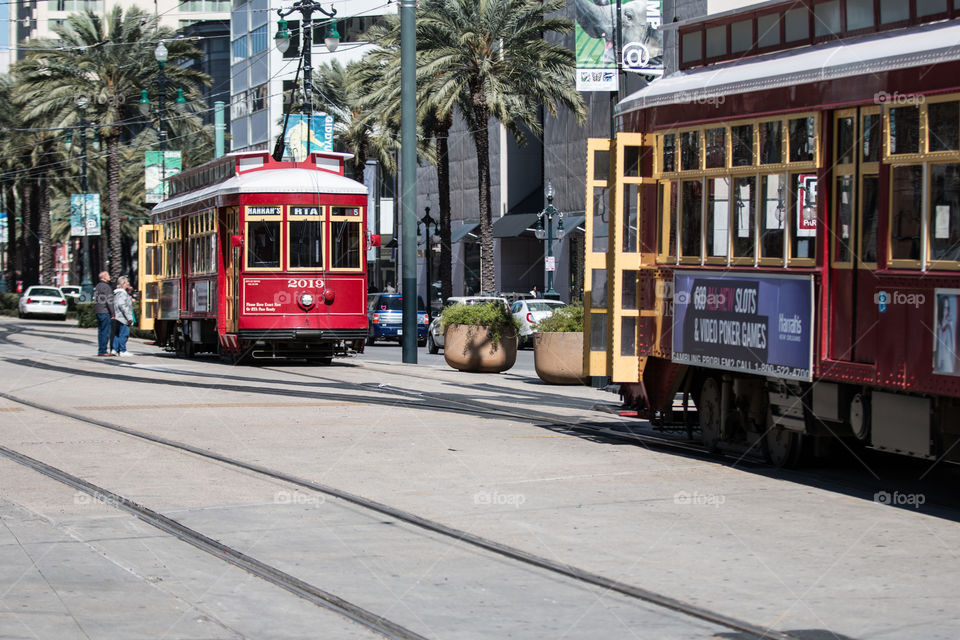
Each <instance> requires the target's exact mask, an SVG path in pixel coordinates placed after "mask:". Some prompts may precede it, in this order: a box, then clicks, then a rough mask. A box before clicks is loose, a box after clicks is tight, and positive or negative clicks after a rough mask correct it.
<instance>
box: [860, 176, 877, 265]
mask: <svg viewBox="0 0 960 640" xmlns="http://www.w3.org/2000/svg"><path fill="white" fill-rule="evenodd" d="M862 191H863V204H862V207H863V208H862V210H861V214H860V215H861V219H860V261H861V262H866V263H870V264H876V262H877V218H878V217H879V213H880V210H879V201H878V198H879V196H880V179H879V178H878V177H877V176H863V187H862Z"/></svg>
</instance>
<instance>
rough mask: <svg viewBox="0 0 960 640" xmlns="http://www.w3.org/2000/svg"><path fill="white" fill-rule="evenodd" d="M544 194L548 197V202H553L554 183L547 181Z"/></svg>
mask: <svg viewBox="0 0 960 640" xmlns="http://www.w3.org/2000/svg"><path fill="white" fill-rule="evenodd" d="M543 193H544V195H546V196H547V200H548V201H550V202H552V201H553V182H551V181H550V180H547V187H546V188H545V189H544V190H543Z"/></svg>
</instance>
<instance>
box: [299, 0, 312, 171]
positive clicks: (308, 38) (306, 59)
mask: <svg viewBox="0 0 960 640" xmlns="http://www.w3.org/2000/svg"><path fill="white" fill-rule="evenodd" d="M300 14H301V15H302V16H303V26H302V28H301V29H300V35H301V37H302V38H303V49H301V55H302V56H303V108H304V111H305V113H306V116H307V138H306V140H307V148H306V153H307V155H308V156H309V155H310V134H311V133H313V7H312V6H311V5H310V4H309V3H303V5H302V6H301V7H300ZM304 160H306V158H304Z"/></svg>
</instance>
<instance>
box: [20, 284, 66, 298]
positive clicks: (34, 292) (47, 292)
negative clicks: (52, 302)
mask: <svg viewBox="0 0 960 640" xmlns="http://www.w3.org/2000/svg"><path fill="white" fill-rule="evenodd" d="M27 295H28V296H51V297H54V298H59V297H60V291H58V290H57V289H48V288H46V287H31V288H30V290H29V291H27Z"/></svg>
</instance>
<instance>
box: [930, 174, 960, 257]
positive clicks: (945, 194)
mask: <svg viewBox="0 0 960 640" xmlns="http://www.w3.org/2000/svg"><path fill="white" fill-rule="evenodd" d="M930 203H931V209H932V211H931V213H932V214H933V219H932V220H931V221H930V231H931V232H930V258H931V259H932V260H953V261H958V260H960V164H935V165H932V166H931V167H930Z"/></svg>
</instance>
